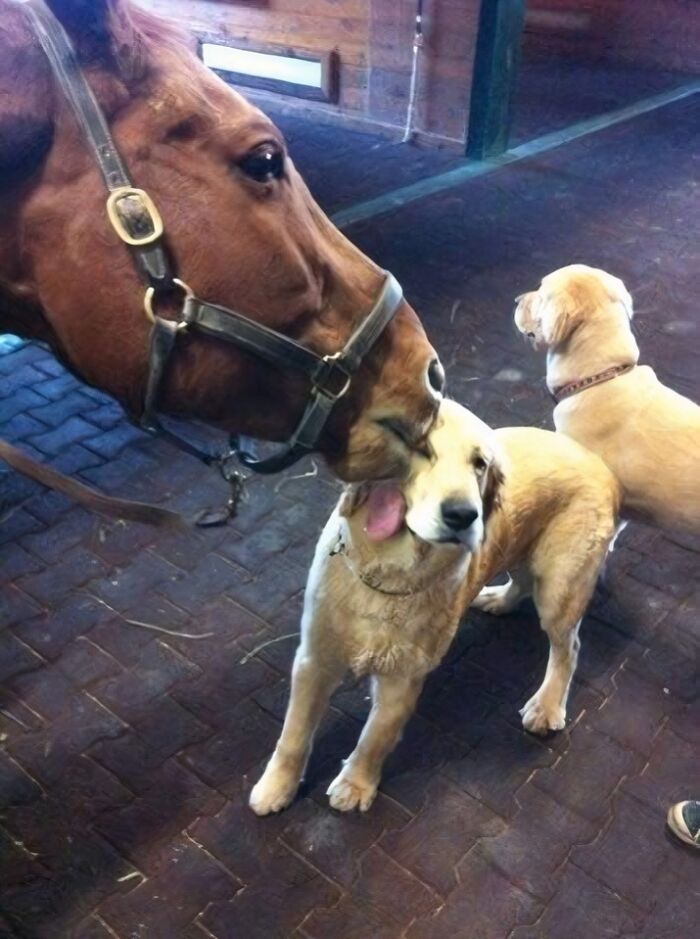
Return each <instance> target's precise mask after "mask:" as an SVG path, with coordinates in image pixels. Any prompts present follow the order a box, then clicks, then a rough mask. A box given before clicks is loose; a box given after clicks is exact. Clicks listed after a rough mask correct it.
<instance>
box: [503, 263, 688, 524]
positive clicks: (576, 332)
mask: <svg viewBox="0 0 700 939" xmlns="http://www.w3.org/2000/svg"><path fill="white" fill-rule="evenodd" d="M632 316H633V308H632V298H631V296H630V295H629V293H628V292H627V290H626V288H625V285H624V284H623V283H622V281H621V280H619V279H618V278H617V277H613V276H612V275H611V274H607V273H606V272H605V271H600V270H597V269H595V268H592V267H586V266H585V265H583V264H572V265H570V266H569V267H562V268H560V269H559V270H558V271H554V273H552V274H549V275H548V276H547V277H545V278H544V279H543V281H542V284H541V285H540V288H539V290H535V291H533V292H532V293H527V294H524V295H523V296H522V297H519V298H518V305H517V308H516V310H515V323H516V326H517V327H518V329H519V330H520V332H521V333H524V334H525V335H526V336H528V337H529V338H530V339H531V340H532V341H533V343H534V344H535V346H546V348H547V386H548V387H549V390H550V391H551V393H552V395H553V397H554V399H555V400H556V401H557V402H558V403H557V405H556V407H555V409H554V425H555V427H556V429H557V430H558V431H561V432H562V433H565V434H568V436H570V437H573V438H574V440H577V441H578V442H579V443H582V444H583V445H584V446H586V447H588V449H590V450H592V451H593V452H594V453H597V454H598V455H599V456H600V457H602V458H603V460H605V462H606V463H607V464H608V466H609V467H610V468H611V469H612V471H613V472H614V473H615V475H616V476H617V478H618V480H619V481H620V483H621V485H622V500H623V502H622V516H623V518H636V519H640V520H642V521H646V522H650V523H652V524H655V525H658V526H659V527H661V528H666V529H670V530H677V531H691V532H700V407H698V405H697V404H694V403H693V402H692V401H690V400H689V399H688V398H685V397H683V395H680V394H678V393H677V392H675V391H672V390H671V389H670V388H667V387H666V386H665V385H663V384H662V383H661V382H660V381H659V380H658V378H657V377H656V374H655V373H654V371H653V369H651V368H650V367H649V366H648V365H638V364H637V362H638V360H639V348H638V347H637V343H636V341H635V338H634V336H633V334H632V328H631V321H632Z"/></svg>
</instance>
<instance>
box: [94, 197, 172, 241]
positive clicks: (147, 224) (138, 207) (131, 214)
mask: <svg viewBox="0 0 700 939" xmlns="http://www.w3.org/2000/svg"><path fill="white" fill-rule="evenodd" d="M107 216H108V218H109V221H110V222H111V224H112V228H113V229H114V230H115V232H116V233H117V235H119V237H120V238H121V240H122V241H123V242H125V243H126V244H128V245H132V246H133V247H136V248H142V247H144V246H145V245H150V244H153V242H154V241H157V240H158V239H159V238H160V237H161V235H162V234H163V219H162V218H161V217H160V212H159V211H158V209H157V208H156V206H155V203H154V201H153V199H151V197H150V196H149V195H148V193H147V192H144V191H143V189H134V188H133V187H132V186H120V188H119V189H114V190H112V192H110V194H109V198H108V199H107Z"/></svg>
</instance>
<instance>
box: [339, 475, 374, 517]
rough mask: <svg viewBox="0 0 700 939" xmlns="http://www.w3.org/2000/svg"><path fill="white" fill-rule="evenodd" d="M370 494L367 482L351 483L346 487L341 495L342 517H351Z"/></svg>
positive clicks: (340, 513)
mask: <svg viewBox="0 0 700 939" xmlns="http://www.w3.org/2000/svg"><path fill="white" fill-rule="evenodd" d="M368 496H369V486H368V485H367V483H351V484H350V485H349V486H346V487H345V490H344V492H343V494H342V496H341V497H340V505H339V506H338V514H339V515H340V517H341V518H350V517H351V516H353V515H354V514H355V512H357V510H358V509H359V508H360V507H361V506H363V505H364V504H365V502H366V501H367V497H368Z"/></svg>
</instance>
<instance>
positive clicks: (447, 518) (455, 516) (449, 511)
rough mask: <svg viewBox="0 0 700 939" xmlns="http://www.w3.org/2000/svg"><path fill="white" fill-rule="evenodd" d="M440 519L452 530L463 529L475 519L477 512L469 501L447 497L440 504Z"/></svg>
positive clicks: (477, 515)
mask: <svg viewBox="0 0 700 939" xmlns="http://www.w3.org/2000/svg"><path fill="white" fill-rule="evenodd" d="M440 512H441V514H442V520H443V522H444V523H445V524H446V525H447V527H448V528H451V529H452V530H453V531H464V529H465V528H469V526H470V525H471V524H472V523H473V522H475V521H476V520H477V518H478V517H479V513H478V512H477V510H476V509H475V508H474V506H473V505H472V503H471V502H462V501H461V500H460V499H448V500H447V501H445V502H443V503H442V505H441V506H440Z"/></svg>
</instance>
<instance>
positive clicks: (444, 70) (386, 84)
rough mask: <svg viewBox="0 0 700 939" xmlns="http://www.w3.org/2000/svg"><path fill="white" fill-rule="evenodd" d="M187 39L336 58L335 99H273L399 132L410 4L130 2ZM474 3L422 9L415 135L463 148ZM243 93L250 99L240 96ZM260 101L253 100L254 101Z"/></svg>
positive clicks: (438, 2) (428, 0) (386, 0)
mask: <svg viewBox="0 0 700 939" xmlns="http://www.w3.org/2000/svg"><path fill="white" fill-rule="evenodd" d="M138 2H139V3H140V5H141V6H144V7H146V8H148V9H151V10H154V11H155V12H158V13H161V14H163V15H164V16H166V17H170V18H172V19H174V20H176V21H178V22H179V23H181V24H183V25H184V26H187V27H188V28H189V29H192V30H193V31H194V32H195V33H199V34H208V35H212V34H213V35H215V36H221V37H222V38H227V39H231V40H235V41H236V43H239V44H240V45H241V46H244V47H250V48H260V47H263V48H267V47H269V46H270V45H274V46H279V47H280V48H282V49H284V48H289V47H291V48H295V49H307V50H310V51H312V52H320V53H326V52H329V51H331V50H334V49H335V50H337V54H338V60H339V65H340V68H339V100H338V103H337V104H335V105H332V104H328V103H325V102H324V103H315V102H314V103H311V102H302V101H300V100H297V99H295V98H284V99H282V98H281V97H280V98H279V100H280V101H282V102H283V103H284V105H285V106H286V107H290V108H292V109H298V110H304V111H308V110H313V111H314V112H315V113H316V114H318V116H319V117H321V116H323V117H325V118H327V119H335V118H338V119H344V120H346V121H349V122H351V123H353V122H357V123H359V124H362V125H371V126H374V127H382V128H386V129H388V130H390V131H392V132H397V133H398V132H399V131H400V130H401V129H402V128H403V126H404V123H405V120H406V110H407V105H408V96H409V86H410V74H411V60H412V38H413V23H414V16H415V8H416V4H415V0H138ZM479 3H480V0H424V32H425V45H424V49H423V52H422V54H421V70H420V72H419V82H418V94H417V109H416V120H415V128H416V130H417V132H418V135H419V136H420V137H422V138H424V139H425V140H427V141H429V142H432V143H444V144H447V145H452V146H455V147H463V146H464V143H465V139H466V127H467V121H468V112H469V94H470V84H471V75H472V68H473V56H474V48H475V43H476V31H477V22H478V12H479ZM246 93H249V92H246ZM255 94H256V95H257V96H259V93H257V92H256V93H255Z"/></svg>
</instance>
